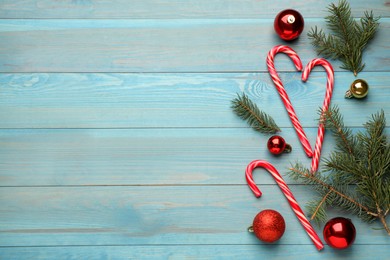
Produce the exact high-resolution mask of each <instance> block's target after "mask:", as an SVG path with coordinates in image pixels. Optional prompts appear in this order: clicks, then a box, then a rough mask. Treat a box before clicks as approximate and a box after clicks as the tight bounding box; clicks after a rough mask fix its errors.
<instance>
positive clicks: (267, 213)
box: [252, 209, 286, 243]
mask: <svg viewBox="0 0 390 260" xmlns="http://www.w3.org/2000/svg"><path fill="white" fill-rule="evenodd" d="M252 229H253V232H254V233H255V235H256V237H257V238H258V239H260V240H261V241H263V242H267V243H273V242H275V241H277V240H279V239H280V238H281V237H282V236H283V233H284V230H285V229H286V223H285V222H284V218H283V217H282V215H280V213H279V212H277V211H275V210H272V209H266V210H263V211H261V212H260V213H258V214H257V215H256V217H255V218H254V219H253V226H252Z"/></svg>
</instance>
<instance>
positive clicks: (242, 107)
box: [232, 94, 280, 134]
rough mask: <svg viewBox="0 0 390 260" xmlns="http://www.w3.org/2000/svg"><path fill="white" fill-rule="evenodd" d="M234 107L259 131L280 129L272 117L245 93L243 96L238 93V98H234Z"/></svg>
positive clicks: (235, 110)
mask: <svg viewBox="0 0 390 260" xmlns="http://www.w3.org/2000/svg"><path fill="white" fill-rule="evenodd" d="M232 109H233V111H234V112H235V113H236V115H238V116H239V117H240V118H241V119H243V120H245V121H247V123H248V124H249V126H251V127H252V128H253V129H254V130H256V131H258V132H261V133H271V134H273V133H276V132H279V131H280V128H279V127H278V126H277V125H276V123H275V121H274V120H273V119H272V117H271V116H269V115H267V114H266V113H264V112H262V111H260V109H259V108H258V107H257V105H256V104H255V103H254V102H253V101H251V100H250V99H249V98H248V96H247V95H245V94H242V95H241V96H240V95H239V94H237V98H235V99H233V100H232Z"/></svg>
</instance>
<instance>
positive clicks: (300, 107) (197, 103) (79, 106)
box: [0, 55, 390, 128]
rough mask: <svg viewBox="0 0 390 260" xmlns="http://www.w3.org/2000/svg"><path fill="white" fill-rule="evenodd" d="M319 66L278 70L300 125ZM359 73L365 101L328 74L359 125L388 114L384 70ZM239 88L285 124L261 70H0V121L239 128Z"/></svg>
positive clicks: (313, 105) (318, 87)
mask: <svg viewBox="0 0 390 260" xmlns="http://www.w3.org/2000/svg"><path fill="white" fill-rule="evenodd" d="M282 56H283V55H282ZM282 58H283V57H282ZM290 65H291V64H290ZM291 66H292V65H291ZM321 70H323V69H322V68H318V69H316V71H315V72H312V73H311V75H310V77H309V80H308V81H307V82H306V83H303V82H302V81H301V73H300V72H294V73H282V74H281V78H282V81H283V82H284V85H285V88H286V91H287V92H288V94H289V96H290V98H291V101H292V103H293V104H294V107H295V110H296V112H297V115H298V116H299V119H300V121H301V123H302V124H303V126H304V127H316V125H317V119H318V114H317V112H316V111H318V109H319V108H320V107H321V106H322V102H323V99H324V95H325V85H326V73H325V72H324V71H321ZM359 76H361V77H362V78H366V79H367V81H368V82H369V84H370V87H371V89H370V94H369V95H368V97H367V98H366V99H364V100H356V99H351V100H347V99H345V98H344V94H345V91H346V90H347V89H348V88H349V85H350V84H351V83H352V81H353V80H354V76H353V74H352V73H350V72H343V73H342V72H339V73H336V76H335V87H334V94H333V97H332V104H333V105H337V106H339V107H340V109H341V111H342V113H343V114H344V115H345V123H346V125H348V126H350V127H360V126H362V124H363V123H364V122H366V120H367V118H369V116H370V115H371V114H373V113H376V112H378V111H379V110H380V109H384V111H385V113H386V116H388V117H390V114H389V113H390V109H389V103H388V100H389V99H390V92H389V91H388V88H389V86H390V78H389V77H388V73H387V72H375V73H368V72H363V73H361V74H360V75H359ZM242 92H244V93H246V94H247V95H248V96H249V97H250V98H251V99H252V100H253V101H254V102H256V103H257V105H258V106H259V108H260V109H262V110H263V111H264V112H266V113H268V114H269V115H270V116H272V117H273V118H274V119H275V120H276V123H277V124H278V125H279V126H280V127H291V126H292V125H291V122H290V120H289V117H288V115H287V112H286V111H285V108H284V105H283V103H282V101H281V98H280V97H279V94H278V92H277V91H276V89H275V87H274V85H273V83H272V81H271V79H270V77H269V75H268V73H221V74H220V73H203V74H198V73H189V74H184V73H173V74H170V73H169V74H167V73H164V74H120V73H119V74H118V73H115V74H106V73H104V74H101V73H98V74H94V73H93V74H90V73H87V74H79V73H59V74H57V73H54V74H53V73H38V74H36V73H32V74H24V73H18V74H0V128H140V127H142V128H167V127H168V128H172V127H180V128H182V127H196V128H199V127H209V128H210V127H211V128H214V127H223V128H226V127H234V128H236V127H246V126H247V125H246V123H245V122H243V121H242V120H241V119H240V118H238V117H237V116H236V115H234V114H233V112H232V110H231V108H230V106H231V100H233V99H234V98H235V97H236V96H237V93H242ZM209 111H212V112H211V113H209ZM307 111H311V112H310V113H308V112H307Z"/></svg>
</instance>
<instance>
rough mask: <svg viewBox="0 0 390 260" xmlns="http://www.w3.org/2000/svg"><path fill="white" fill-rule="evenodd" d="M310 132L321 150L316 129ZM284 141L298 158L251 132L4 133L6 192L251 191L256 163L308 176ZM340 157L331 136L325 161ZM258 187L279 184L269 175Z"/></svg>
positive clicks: (292, 137)
mask: <svg viewBox="0 0 390 260" xmlns="http://www.w3.org/2000/svg"><path fill="white" fill-rule="evenodd" d="M307 130H308V131H307V135H308V138H309V140H310V142H311V144H312V145H313V146H314V143H315V138H316V134H317V129H316V128H310V129H307ZM355 130H358V129H355ZM360 130H361V129H360ZM389 131H390V129H389V128H388V129H387V133H390V132H389ZM280 134H281V136H283V137H284V138H285V140H286V141H287V142H288V143H289V144H291V146H292V147H293V151H292V152H291V153H290V154H283V155H282V156H278V157H275V156H273V155H271V154H270V153H269V152H268V150H267V148H266V143H267V140H268V138H269V137H270V136H271V135H263V134H259V133H257V132H255V131H253V130H252V129H248V128H233V129H230V128H227V129H224V128H222V129H221V128H212V129H207V128H206V129H199V128H198V129H195V128H188V129H187V128H185V129H122V130H120V129H111V130H108V129H107V130H104V129H101V130H99V129H83V130H80V129H70V130H62V129H52V130H45V129H41V130H29V129H25V130H13V129H10V130H1V131H0V186H37V185H38V186H42V185H44V186H47V185H49V186H64V185H224V184H225V185H232V184H246V181H245V178H244V171H245V168H246V165H247V164H248V163H249V162H251V161H252V160H255V159H262V160H267V161H269V162H270V163H272V164H273V165H274V166H275V167H276V168H277V169H278V170H279V171H280V173H281V174H283V175H284V173H285V172H287V169H288V168H289V167H291V164H294V163H295V162H296V161H300V162H301V163H303V164H304V165H306V166H307V167H308V168H309V167H310V163H311V159H309V158H307V157H306V155H305V153H304V151H303V149H302V147H301V145H300V143H299V140H298V138H297V135H296V133H295V131H294V130H293V129H291V128H286V129H282V132H281V133H280ZM333 149H334V138H333V137H332V136H331V135H330V134H327V135H326V136H325V141H324V145H323V150H322V158H323V159H324V158H326V157H327V156H328V155H329V153H330V152H331V151H332V150H333ZM256 181H257V182H258V183H259V184H274V183H275V182H274V180H273V179H272V177H271V176H270V175H269V174H266V172H264V173H262V174H260V173H259V174H256ZM286 181H287V182H288V183H294V181H292V180H290V179H289V178H286Z"/></svg>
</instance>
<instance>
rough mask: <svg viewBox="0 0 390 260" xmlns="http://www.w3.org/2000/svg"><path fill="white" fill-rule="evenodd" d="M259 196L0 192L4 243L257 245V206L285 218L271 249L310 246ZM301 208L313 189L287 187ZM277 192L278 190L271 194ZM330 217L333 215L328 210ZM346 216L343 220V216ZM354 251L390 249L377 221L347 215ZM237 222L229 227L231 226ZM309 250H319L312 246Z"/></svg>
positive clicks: (285, 211)
mask: <svg viewBox="0 0 390 260" xmlns="http://www.w3.org/2000/svg"><path fill="white" fill-rule="evenodd" d="M261 188H262V191H263V196H262V197H261V198H260V199H257V198H255V197H254V196H253V194H252V193H251V191H250V189H249V188H248V187H247V186H246V185H239V186H237V185H230V186H225V185H216V186H187V187H181V186H128V187H20V188H16V187H12V188H6V187H3V188H0V202H1V203H0V204H1V205H2V210H1V212H0V216H1V219H2V221H1V223H0V227H1V231H0V243H1V245H2V246H68V245H69V246H77V245H79V246H80V245H178V244H180V245H193V244H195V245H207V244H222V245H228V244H233V245H237V244H240V245H248V244H251V245H258V244H261V243H260V242H259V241H258V240H257V238H256V237H255V236H253V234H250V233H248V231H247V228H248V226H249V225H250V224H251V223H252V221H253V218H254V216H255V215H256V213H257V212H258V211H259V210H260V209H266V208H273V209H275V210H277V211H279V212H280V213H281V214H282V215H283V216H284V218H285V221H286V226H287V230H286V235H284V236H283V237H282V238H281V239H280V240H279V241H278V243H276V245H278V244H280V245H296V246H297V247H299V245H312V243H311V240H310V238H309V237H308V235H307V234H306V232H305V231H304V230H303V228H302V227H301V225H300V224H299V221H298V220H297V218H296V217H295V215H294V213H293V211H292V210H291V209H290V207H289V205H288V202H287V201H286V199H285V197H284V196H283V195H282V192H281V191H280V190H279V189H278V188H277V186H276V185H269V186H263V187H261ZM290 188H291V190H292V192H293V193H294V194H295V196H296V197H297V200H298V201H299V202H300V203H305V202H306V201H307V200H308V199H311V198H312V197H313V196H314V194H315V192H313V191H310V190H309V189H304V188H302V186H301V185H298V186H294V185H291V186H290ZM276 191H277V192H276ZM330 214H331V216H332V215H334V214H335V212H333V213H330ZM344 216H347V215H346V214H345V213H344ZM352 220H353V222H354V223H355V225H356V228H357V230H358V233H359V235H358V236H357V237H356V241H355V244H354V246H355V247H358V246H359V245H361V244H364V245H369V244H373V245H382V246H389V245H390V241H389V239H388V237H387V236H386V235H384V234H383V232H384V231H383V230H373V229H372V228H378V227H380V223H377V222H375V223H373V224H371V225H368V224H367V223H363V222H361V221H360V220H358V219H356V218H354V217H353V218H352ZM233 223H234V224H233ZM311 250H312V251H313V252H316V251H317V249H316V248H315V246H314V245H312V249H311Z"/></svg>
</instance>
